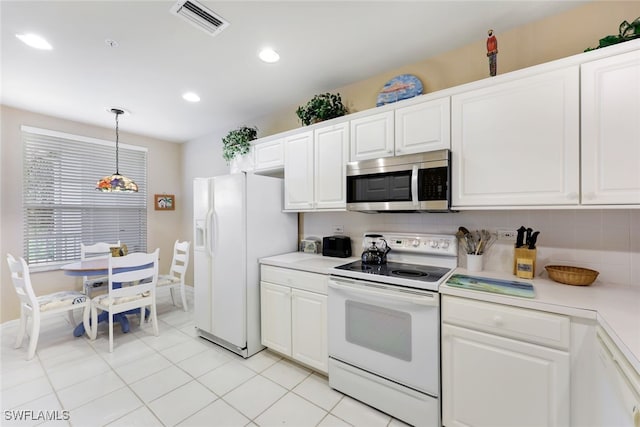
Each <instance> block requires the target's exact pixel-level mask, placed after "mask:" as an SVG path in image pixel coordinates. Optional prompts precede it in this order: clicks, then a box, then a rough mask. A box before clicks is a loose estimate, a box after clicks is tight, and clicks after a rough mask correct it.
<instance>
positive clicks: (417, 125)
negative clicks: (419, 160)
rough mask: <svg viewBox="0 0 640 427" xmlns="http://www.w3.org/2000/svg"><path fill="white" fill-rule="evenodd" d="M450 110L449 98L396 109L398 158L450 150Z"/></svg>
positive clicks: (396, 148)
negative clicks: (406, 155) (403, 155)
mask: <svg viewBox="0 0 640 427" xmlns="http://www.w3.org/2000/svg"><path fill="white" fill-rule="evenodd" d="M449 108H450V102H449V98H448V97H447V98H441V99H436V100H433V101H428V102H423V103H421V104H416V105H411V106H409V107H403V108H399V109H397V110H396V111H395V123H394V127H395V133H396V140H395V150H396V155H401V154H413V153H424V152H425V151H434V150H442V149H449V148H451V138H450V130H449V129H450V121H449V118H450V114H449Z"/></svg>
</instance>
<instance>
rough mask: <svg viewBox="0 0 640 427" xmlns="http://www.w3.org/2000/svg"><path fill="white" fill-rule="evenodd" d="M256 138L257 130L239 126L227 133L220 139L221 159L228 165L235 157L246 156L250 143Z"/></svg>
mask: <svg viewBox="0 0 640 427" xmlns="http://www.w3.org/2000/svg"><path fill="white" fill-rule="evenodd" d="M257 138H258V128H256V127H255V126H254V127H249V126H241V127H239V128H238V129H234V130H232V131H229V133H228V134H227V136H225V137H224V138H222V157H223V158H224V159H225V160H226V161H227V163H229V162H230V161H231V160H233V159H234V158H235V157H236V156H242V155H244V154H247V153H248V152H249V150H250V149H251V141H253V140H254V139H257Z"/></svg>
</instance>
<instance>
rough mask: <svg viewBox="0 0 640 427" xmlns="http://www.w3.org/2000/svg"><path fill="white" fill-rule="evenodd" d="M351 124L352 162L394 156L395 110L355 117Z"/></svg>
mask: <svg viewBox="0 0 640 427" xmlns="http://www.w3.org/2000/svg"><path fill="white" fill-rule="evenodd" d="M350 124H351V161H352V162H357V161H360V160H367V159H379V158H380V157H391V156H393V154H394V148H393V111H386V112H383V113H377V114H371V115H369V116H365V117H360V118H358V119H353V120H351V121H350Z"/></svg>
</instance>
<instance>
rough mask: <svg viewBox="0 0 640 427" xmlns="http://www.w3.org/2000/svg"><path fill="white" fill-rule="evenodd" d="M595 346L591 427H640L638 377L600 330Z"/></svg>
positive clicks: (639, 376)
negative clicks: (594, 379)
mask: <svg viewBox="0 0 640 427" xmlns="http://www.w3.org/2000/svg"><path fill="white" fill-rule="evenodd" d="M596 345H597V351H596V353H597V359H598V360H597V365H596V387H595V390H594V391H595V394H596V395H595V396H594V404H595V405H596V422H595V423H594V425H598V426H616V427H640V375H638V373H637V372H636V371H635V370H634V369H633V367H632V366H631V364H630V363H629V362H628V361H627V360H626V358H625V357H624V355H623V354H622V353H621V352H620V350H619V349H618V348H617V346H616V345H615V344H614V343H613V341H612V340H611V338H610V337H609V335H608V334H607V333H606V332H605V331H604V330H602V329H601V328H600V327H598V330H597V344H596Z"/></svg>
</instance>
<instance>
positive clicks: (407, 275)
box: [336, 261, 450, 282]
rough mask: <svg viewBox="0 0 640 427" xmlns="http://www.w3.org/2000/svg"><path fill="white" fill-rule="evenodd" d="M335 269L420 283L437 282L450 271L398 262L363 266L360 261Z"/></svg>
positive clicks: (442, 268)
mask: <svg viewBox="0 0 640 427" xmlns="http://www.w3.org/2000/svg"><path fill="white" fill-rule="evenodd" d="M336 268H337V269H338V270H350V271H356V272H361V273H365V274H375V275H379V276H388V277H400V278H404V279H409V280H418V281H422V282H437V281H438V280H440V279H441V278H442V277H443V276H444V275H446V274H447V273H448V272H449V271H450V269H449V268H444V267H434V266H429V265H417V264H404V263H398V262H388V263H386V264H381V265H376V264H365V263H363V262H362V261H354V262H352V263H349V264H345V265H341V266H338V267H336Z"/></svg>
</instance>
